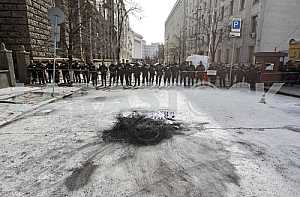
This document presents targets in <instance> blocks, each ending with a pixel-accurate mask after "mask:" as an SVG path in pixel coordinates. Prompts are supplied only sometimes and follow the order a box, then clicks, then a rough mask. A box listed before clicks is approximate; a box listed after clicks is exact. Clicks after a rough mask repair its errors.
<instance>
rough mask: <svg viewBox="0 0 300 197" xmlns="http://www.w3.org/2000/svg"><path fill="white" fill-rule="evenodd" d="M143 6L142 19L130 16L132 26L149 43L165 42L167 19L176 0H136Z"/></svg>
mask: <svg viewBox="0 0 300 197" xmlns="http://www.w3.org/2000/svg"><path fill="white" fill-rule="evenodd" d="M135 2H137V3H138V4H139V5H140V6H141V8H142V9H143V12H142V14H141V15H142V19H141V20H139V19H137V18H136V17H133V16H132V17H131V18H130V25H131V28H132V29H133V30H134V31H135V32H136V33H139V34H141V35H142V36H143V37H144V39H145V40H146V42H147V44H151V43H152V42H164V31H165V30H164V29H165V21H166V19H167V17H168V15H169V13H170V12H171V10H172V8H173V6H174V4H175V2H176V0H135Z"/></svg>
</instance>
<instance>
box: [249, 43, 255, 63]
mask: <svg viewBox="0 0 300 197" xmlns="http://www.w3.org/2000/svg"><path fill="white" fill-rule="evenodd" d="M248 50H249V58H248V61H249V63H250V64H253V63H254V59H255V58H254V52H255V47H254V46H249V49H248Z"/></svg>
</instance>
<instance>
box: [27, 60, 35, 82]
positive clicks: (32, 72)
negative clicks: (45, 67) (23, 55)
mask: <svg viewBox="0 0 300 197" xmlns="http://www.w3.org/2000/svg"><path fill="white" fill-rule="evenodd" d="M36 69H37V68H36V63H35V62H34V61H33V60H31V61H30V64H29V65H28V77H29V79H30V82H31V84H35V83H36V82H37V70H36Z"/></svg>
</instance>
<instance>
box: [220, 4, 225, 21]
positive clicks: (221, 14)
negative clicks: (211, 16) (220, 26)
mask: <svg viewBox="0 0 300 197" xmlns="http://www.w3.org/2000/svg"><path fill="white" fill-rule="evenodd" d="M220 17H221V20H223V19H224V6H223V7H222V8H221V11H220Z"/></svg>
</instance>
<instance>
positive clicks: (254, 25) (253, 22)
mask: <svg viewBox="0 0 300 197" xmlns="http://www.w3.org/2000/svg"><path fill="white" fill-rule="evenodd" d="M257 18H258V16H257V15H255V16H252V18H251V33H256V28H257Z"/></svg>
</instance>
